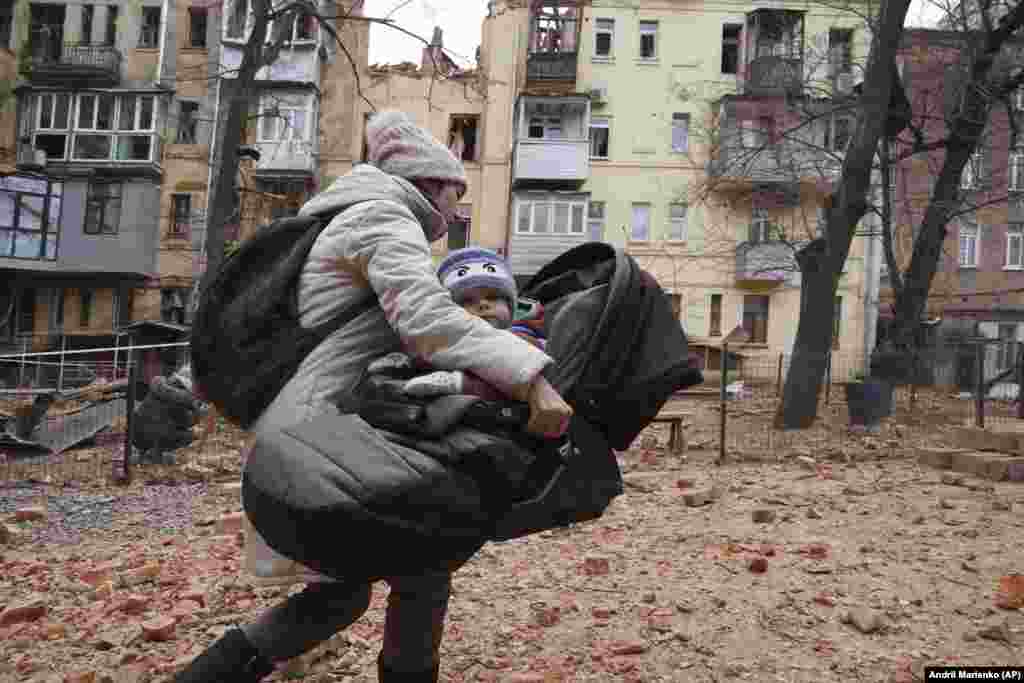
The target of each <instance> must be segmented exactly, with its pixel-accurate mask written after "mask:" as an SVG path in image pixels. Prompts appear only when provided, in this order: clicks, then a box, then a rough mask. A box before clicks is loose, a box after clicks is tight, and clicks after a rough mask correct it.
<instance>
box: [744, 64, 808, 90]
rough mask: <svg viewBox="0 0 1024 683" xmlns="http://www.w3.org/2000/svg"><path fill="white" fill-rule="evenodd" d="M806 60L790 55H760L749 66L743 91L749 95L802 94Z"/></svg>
mask: <svg viewBox="0 0 1024 683" xmlns="http://www.w3.org/2000/svg"><path fill="white" fill-rule="evenodd" d="M803 74H804V61H803V60H802V59H794V58H788V57H773V56H768V57H758V58H756V59H754V60H751V62H750V64H749V65H748V66H747V77H746V79H745V81H744V83H743V92H744V93H745V94H747V95H755V96H770V95H800V94H802V93H803V89H804V82H803Z"/></svg>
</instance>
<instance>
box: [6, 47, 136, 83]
mask: <svg viewBox="0 0 1024 683" xmlns="http://www.w3.org/2000/svg"><path fill="white" fill-rule="evenodd" d="M22 71H23V73H24V75H25V76H26V77H27V78H29V79H30V80H33V81H39V82H51V83H52V82H59V81H80V80H83V79H84V80H87V81H89V82H90V83H92V84H98V83H106V84H110V85H113V84H116V83H117V82H118V81H119V80H120V75H121V53H120V52H119V51H118V50H117V48H115V47H113V46H109V45H73V44H68V43H58V42H57V41H56V40H40V39H36V40H34V41H32V42H31V43H29V45H28V50H27V54H26V55H25V58H24V59H23V60H22Z"/></svg>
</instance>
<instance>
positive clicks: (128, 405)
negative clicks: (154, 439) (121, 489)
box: [124, 344, 139, 484]
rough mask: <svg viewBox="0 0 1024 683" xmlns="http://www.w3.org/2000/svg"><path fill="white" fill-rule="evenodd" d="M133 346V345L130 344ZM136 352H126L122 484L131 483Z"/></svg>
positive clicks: (136, 369)
mask: <svg viewBox="0 0 1024 683" xmlns="http://www.w3.org/2000/svg"><path fill="white" fill-rule="evenodd" d="M132 346H134V344H132ZM137 353H138V352H136V351H128V392H127V394H128V395H127V397H126V400H125V413H126V414H125V418H126V420H125V422H126V424H125V429H124V483H125V484H130V483H132V440H133V439H132V437H133V436H134V435H135V415H134V414H135V384H136V382H138V379H139V377H138V372H139V371H138V363H133V362H132V357H133V356H135V355H136V354H137Z"/></svg>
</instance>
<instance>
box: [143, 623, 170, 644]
mask: <svg viewBox="0 0 1024 683" xmlns="http://www.w3.org/2000/svg"><path fill="white" fill-rule="evenodd" d="M174 625H175V621H174V619H172V618H171V617H156V618H154V619H150V620H149V621H144V622H142V637H143V639H144V640H148V641H151V642H158V643H159V642H163V641H165V640H170V639H171V638H173V637H174Z"/></svg>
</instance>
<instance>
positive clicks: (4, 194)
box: [0, 176, 63, 261]
mask: <svg viewBox="0 0 1024 683" xmlns="http://www.w3.org/2000/svg"><path fill="white" fill-rule="evenodd" d="M10 178H14V180H13V181H11V180H10ZM32 180H33V181H35V182H44V181H39V180H37V179H32ZM0 182H2V183H3V185H0V198H3V204H8V202H7V199H8V198H9V207H10V224H3V225H0V235H2V236H3V239H2V240H0V244H3V247H2V249H3V253H0V258H10V259H19V260H28V261H55V260H56V259H57V252H58V247H59V243H60V219H61V211H62V208H63V201H62V199H63V184H62V183H59V182H47V183H46V189H45V191H36V190H37V189H39V188H32V187H28V186H25V185H22V186H21V187H20V188H19V187H18V185H20V182H19V179H18V176H9V177H7V178H2V179H0ZM12 184H13V186H12ZM26 198H32V199H33V200H34V201H32V202H31V203H30V202H28V201H26ZM38 203H41V210H40V211H39V213H38V216H37V219H36V223H37V224H36V225H35V226H32V224H31V222H23V221H22V213H23V212H24V211H26V210H27V211H30V212H31V211H32V209H33V207H32V206H31V204H38ZM8 236H9V237H8ZM19 237H21V240H28V245H29V246H31V242H32V240H33V239H35V240H38V242H39V244H38V246H37V247H36V249H35V250H34V251H33V253H31V254H29V255H25V254H21V253H18V246H19V244H25V242H19ZM51 245H52V247H51Z"/></svg>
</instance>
